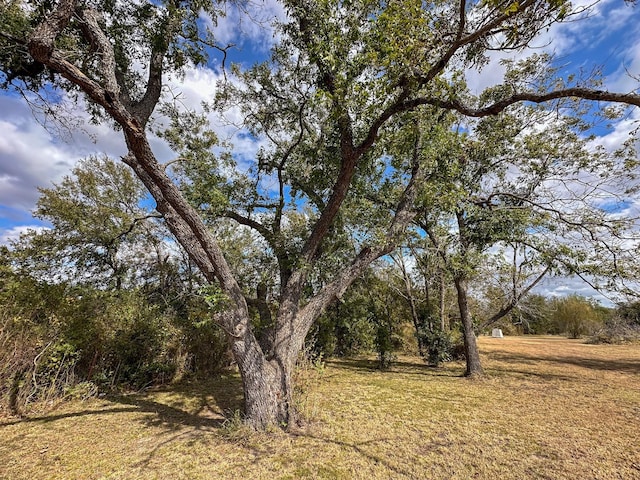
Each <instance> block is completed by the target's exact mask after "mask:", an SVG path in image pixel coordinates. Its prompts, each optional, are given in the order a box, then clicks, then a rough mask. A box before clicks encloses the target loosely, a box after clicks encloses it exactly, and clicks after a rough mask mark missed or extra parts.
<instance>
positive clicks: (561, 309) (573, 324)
mask: <svg viewBox="0 0 640 480" xmlns="http://www.w3.org/2000/svg"><path fill="white" fill-rule="evenodd" d="M553 320H554V322H555V323H556V325H557V328H558V330H559V331H560V332H563V333H566V334H567V335H568V336H569V337H570V338H580V337H582V336H584V335H588V334H591V333H593V332H594V331H595V329H596V328H597V327H599V326H602V324H603V323H604V318H603V315H602V313H601V312H600V311H598V308H597V306H596V305H594V304H593V303H592V302H590V301H589V300H587V299H586V298H584V297H580V296H578V295H570V296H568V297H564V298H559V299H557V300H556V301H555V302H554V309H553Z"/></svg>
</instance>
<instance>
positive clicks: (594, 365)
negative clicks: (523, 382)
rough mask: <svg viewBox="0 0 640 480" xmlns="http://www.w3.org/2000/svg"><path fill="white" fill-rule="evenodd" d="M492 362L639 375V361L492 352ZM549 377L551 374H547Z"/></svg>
mask: <svg viewBox="0 0 640 480" xmlns="http://www.w3.org/2000/svg"><path fill="white" fill-rule="evenodd" d="M491 358H492V359H493V360H498V361H501V362H507V363H510V364H516V365H517V364H518V363H521V364H522V363H526V364H536V363H539V362H548V363H556V364H559V365H574V366H577V367H584V368H589V369H592V370H604V371H611V372H624V373H635V374H640V361H634V360H614V359H597V358H584V357H573V356H558V355H554V356H544V355H528V354H525V353H502V352H494V353H492V354H491ZM526 373H527V374H532V375H533V374H535V373H534V372H526ZM545 375H546V374H545ZM548 375H551V376H554V377H555V375H552V374H548Z"/></svg>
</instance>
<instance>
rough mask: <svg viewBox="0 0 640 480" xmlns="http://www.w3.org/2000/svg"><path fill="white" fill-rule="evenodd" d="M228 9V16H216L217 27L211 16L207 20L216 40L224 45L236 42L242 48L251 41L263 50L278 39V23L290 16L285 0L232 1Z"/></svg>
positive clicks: (226, 6)
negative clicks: (276, 23) (284, 4)
mask: <svg viewBox="0 0 640 480" xmlns="http://www.w3.org/2000/svg"><path fill="white" fill-rule="evenodd" d="M225 11H226V14H225V16H223V17H218V18H217V19H216V22H215V26H213V23H212V22H211V19H206V20H207V21H208V24H209V28H211V29H212V30H213V31H214V32H215V38H216V41H217V42H218V43H219V44H221V45H223V46H224V45H228V44H234V45H235V46H236V47H237V48H239V49H242V48H243V47H244V46H246V45H248V44H252V46H255V47H257V48H259V49H260V50H261V51H262V52H264V53H266V52H268V51H269V48H271V47H272V46H273V45H274V43H275V42H276V41H277V39H278V35H277V31H276V29H275V22H278V21H282V20H284V19H286V17H287V15H286V12H285V9H284V6H283V4H282V2H279V1H277V0H258V1H248V2H243V3H242V4H240V3H235V2H230V3H227V4H226V5H225Z"/></svg>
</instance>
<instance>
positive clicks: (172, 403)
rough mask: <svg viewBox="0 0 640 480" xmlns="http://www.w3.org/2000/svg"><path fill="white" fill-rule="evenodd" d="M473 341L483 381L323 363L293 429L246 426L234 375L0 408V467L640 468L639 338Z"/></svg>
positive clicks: (161, 473)
mask: <svg viewBox="0 0 640 480" xmlns="http://www.w3.org/2000/svg"><path fill="white" fill-rule="evenodd" d="M480 348H481V351H482V356H483V360H484V365H485V368H486V370H487V372H488V374H489V376H488V378H487V379H485V380H469V379H465V378H463V377H461V376H460V373H461V372H462V371H463V366H462V364H460V363H453V364H448V365H446V366H445V367H443V368H438V369H434V368H429V367H427V366H425V365H424V364H423V363H422V362H421V361H420V360H419V359H418V358H415V357H400V358H399V361H398V363H397V364H396V365H395V366H394V367H392V368H391V369H390V370H388V371H384V372H380V371H377V370H376V369H375V361H374V360H373V359H355V360H346V361H332V362H328V364H327V366H326V368H325V369H324V371H323V372H322V374H321V375H317V376H316V377H317V380H316V381H315V382H314V383H313V384H312V385H311V387H309V388H307V390H306V391H305V392H304V394H303V397H302V398H303V402H302V407H303V409H304V411H305V412H306V413H307V414H308V415H310V416H311V419H310V421H309V422H308V423H307V425H306V426H304V427H302V428H300V429H299V430H297V431H295V432H294V433H290V434H287V433H283V432H279V431H278V432H272V433H270V434H257V433H250V432H247V431H246V430H244V429H243V428H242V427H239V426H238V425H237V423H238V422H235V421H234V420H233V418H234V417H233V415H232V414H231V413H230V412H234V411H235V410H236V409H238V408H240V406H241V389H240V384H239V379H238V377H237V376H235V375H229V376H224V377H221V378H219V379H216V380H213V381H211V382H209V383H206V384H205V383H198V384H195V383H194V384H183V385H179V386H175V387H172V388H171V389H167V390H162V391H153V392H147V393H145V394H141V395H128V396H122V397H119V398H109V399H104V398H102V399H100V398H99V399H92V400H88V401H84V402H80V401H78V402H70V403H65V404H63V405H61V406H59V407H58V408H57V409H56V410H54V411H52V412H49V413H48V414H46V415H43V416H39V417H30V418H27V419H22V420H15V419H0V478H2V479H33V478H38V479H47V478H61V479H63V478H64V479H67V478H68V479H99V478H105V479H106V478H108V479H152V478H157V479H169V478H171V479H179V478H184V479H213V478H216V479H236V478H237V479H269V480H274V479H287V478H289V479H297V478H318V479H350V478H352V479H360V478H362V479H378V478H379V479H385V480H386V479H389V478H415V479H420V478H425V479H469V478H481V479H484V478H486V479H496V478H500V479H523V478H541V479H546V478H548V479H576V478H585V479H586V478H588V479H609V478H611V479H614V478H615V479H617V478H620V479H632V478H640V444H639V443H638V435H639V434H640V346H638V345H621V346H620V345H615V346H612V345H586V344H584V343H581V342H580V341H575V340H566V339H562V338H557V337H508V338H504V339H492V338H486V337H483V338H481V339H480ZM307 383H309V382H307ZM229 417H231V420H229ZM225 418H227V420H225Z"/></svg>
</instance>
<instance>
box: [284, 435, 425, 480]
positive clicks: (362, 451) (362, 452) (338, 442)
mask: <svg viewBox="0 0 640 480" xmlns="http://www.w3.org/2000/svg"><path fill="white" fill-rule="evenodd" d="M291 435H292V436H294V437H302V438H308V439H311V440H315V441H317V442H321V443H325V444H327V445H338V446H340V447H346V448H349V449H351V450H353V451H355V452H357V453H358V454H360V455H362V456H363V457H365V458H367V459H368V460H371V461H372V462H374V463H376V464H380V465H383V466H384V467H386V468H387V469H389V470H391V471H392V472H394V473H395V475H394V477H393V478H397V476H396V475H402V476H404V477H407V478H412V477H411V471H409V470H403V469H402V468H400V467H398V466H396V465H393V464H391V463H390V462H388V461H387V460H385V459H384V458H382V457H380V456H378V455H374V454H373V453H369V452H367V451H366V449H365V448H363V447H366V446H367V445H371V444H374V443H379V442H393V441H394V440H395V439H392V438H378V439H375V440H367V441H366V442H358V443H349V442H343V441H341V440H334V439H332V438H325V437H320V436H317V435H311V434H309V433H300V432H295V433H292V434H291Z"/></svg>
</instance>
